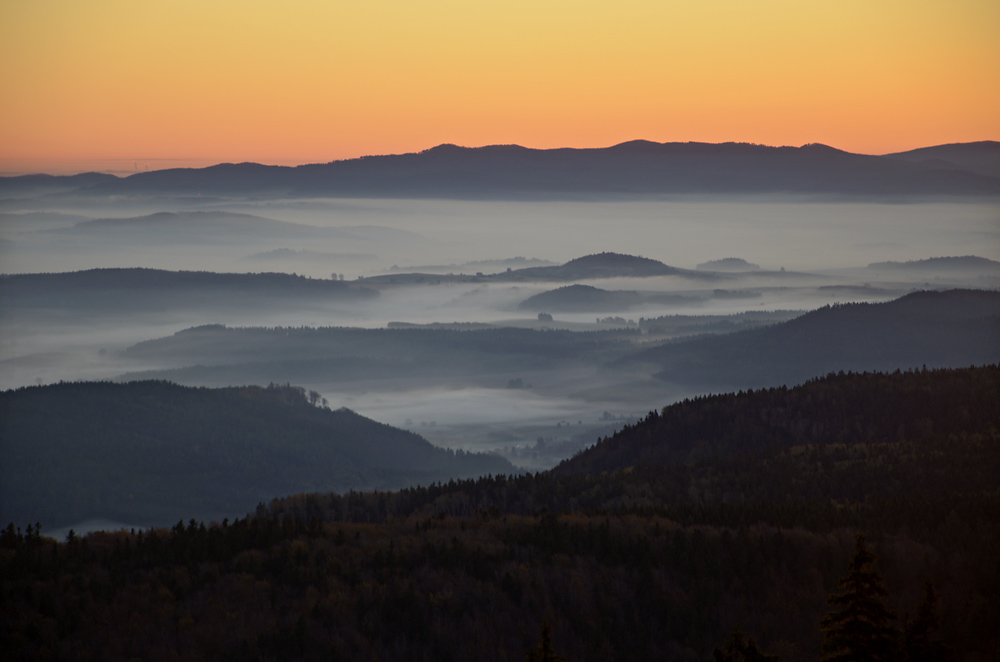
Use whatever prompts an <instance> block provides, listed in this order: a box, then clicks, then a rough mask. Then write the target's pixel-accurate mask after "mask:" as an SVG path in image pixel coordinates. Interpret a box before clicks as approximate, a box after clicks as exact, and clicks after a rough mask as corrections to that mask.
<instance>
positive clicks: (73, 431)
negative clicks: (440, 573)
mask: <svg viewBox="0 0 1000 662" xmlns="http://www.w3.org/2000/svg"><path fill="white" fill-rule="evenodd" d="M0 457H2V458H3V462H2V463H0V490H2V498H0V519H3V520H5V521H6V520H17V521H36V520H37V521H43V522H45V523H46V525H49V526H60V525H66V524H72V523H74V522H77V521H80V520H83V519H89V518H95V517H105V518H110V519H117V520H120V521H126V522H132V523H136V524H165V523H170V522H175V521H177V519H178V518H189V517H197V518H201V519H221V518H223V517H234V516H239V515H241V514H243V513H246V512H248V511H249V510H251V509H252V508H253V507H254V506H255V505H256V504H257V503H259V502H261V501H267V500H269V499H271V498H273V497H275V496H278V495H281V494H289V493H294V492H301V491H306V490H321V491H328V490H332V491H337V492H343V491H347V490H362V489H364V490H372V489H387V488H399V487H404V486H406V485H412V484H416V483H424V484H426V483H429V482H433V481H437V480H448V479H450V478H455V477H461V476H475V475H479V474H485V473H491V472H492V473H495V472H504V471H507V472H509V471H511V470H512V467H511V465H510V464H509V463H507V462H506V461H505V460H502V459H500V458H496V457H492V456H483V455H467V454H464V453H458V454H455V453H452V452H451V451H446V450H444V449H440V448H436V447H434V446H431V444H430V443H428V442H427V441H426V440H424V439H423V438H421V437H419V436H418V435H416V434H413V433H410V432H406V431H403V430H398V429H395V428H392V427H389V426H387V425H383V424H380V423H377V422H375V421H371V420H369V419H366V418H363V417H361V416H359V415H357V414H355V413H353V412H351V411H348V410H343V409H342V410H339V411H330V410H328V409H324V408H321V407H316V406H313V405H312V404H310V402H309V401H308V400H307V398H306V395H305V394H304V393H303V392H302V390H301V389H296V388H292V387H270V388H258V387H242V388H224V389H204V388H186V387H181V386H177V385H174V384H170V383H166V382H132V383H128V384H111V383H94V382H90V383H64V384H56V385H51V386H41V387H31V388H23V389H18V390H16V391H6V392H3V393H0Z"/></svg>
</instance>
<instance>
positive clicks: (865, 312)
mask: <svg viewBox="0 0 1000 662" xmlns="http://www.w3.org/2000/svg"><path fill="white" fill-rule="evenodd" d="M629 360H638V361H646V362H649V363H652V364H655V365H658V366H659V367H660V371H659V372H658V373H657V374H656V377H658V378H659V379H662V380H664V381H668V382H671V383H678V384H685V385H691V386H696V387H699V388H706V389H713V390H736V389H741V388H747V387H751V388H758V387H761V386H779V385H782V384H784V385H793V384H798V383H801V382H803V381H805V380H807V379H810V378H812V377H815V376H816V375H825V374H827V373H829V372H838V371H841V370H852V371H855V372H861V371H866V370H867V371H874V370H881V371H892V370H896V369H907V368H919V367H923V366H925V365H926V366H927V367H932V368H959V367H965V366H970V365H985V364H988V363H994V362H996V361H998V360H1000V292H996V291H985V290H949V291H945V292H936V291H925V292H914V293H912V294H908V295H906V296H904V297H901V298H899V299H896V300H894V301H889V302H886V303H850V304H842V305H834V306H824V307H823V308H820V309H818V310H814V311H812V312H810V313H807V314H805V315H803V316H801V317H798V318H796V319H793V320H790V321H788V322H784V323H781V324H776V325H774V326H772V327H768V328H763V329H753V330H750V331H744V332H740V333H733V334H727V335H725V336H715V337H707V338H698V339H692V340H686V341H682V342H674V343H667V344H664V345H660V346H658V347H654V348H651V349H648V350H645V351H642V352H639V353H638V354H635V355H633V356H632V357H631V358H630V359H629Z"/></svg>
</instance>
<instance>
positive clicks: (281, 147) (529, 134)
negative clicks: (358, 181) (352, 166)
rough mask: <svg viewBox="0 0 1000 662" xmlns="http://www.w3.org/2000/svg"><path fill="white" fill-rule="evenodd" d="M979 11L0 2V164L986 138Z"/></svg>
mask: <svg viewBox="0 0 1000 662" xmlns="http://www.w3.org/2000/svg"><path fill="white" fill-rule="evenodd" d="M998 81H1000V2H996V0H950V1H946V0H936V1H927V0H902V1H897V0H863V1H856V0H816V1H813V0H810V1H808V2H802V0H753V1H749V0H747V1H742V0H711V1H706V0H696V1H690V2H689V1H687V0H683V1H665V0H651V1H645V0H642V1H628V0H620V1H619V2H615V3H611V2H592V1H588V0H574V1H572V2H568V1H562V0H532V1H530V2H526V1H521V0H503V1H502V2H499V1H494V0H476V1H470V0H461V1H451V0H421V1H420V2H413V1H412V0H406V1H397V0H369V1H368V2H343V1H334V0H323V1H319V0H317V1H312V0H284V1H283V2H275V1H274V0H266V1H265V0H233V1H230V0H212V1H209V2H206V1H205V0H198V1H188V0H170V1H169V2H167V1H165V0H142V1H136V0H88V1H87V2H79V1H78V0H32V1H31V2H27V1H26V0H2V1H0V172H2V173H6V174H13V173H24V172H51V173H67V172H78V171H83V170H104V171H133V170H144V169H150V170H153V169H159V168H164V167H176V166H203V165H210V164H212V163H219V162H240V161H255V162H261V163H273V164H288V165H292V164H299V163H316V162H327V161H332V160H336V159H345V158H354V157H358V156H363V155H366V154H390V153H403V152H413V151H420V150H423V149H427V148H429V147H432V146H434V145H438V144H441V143H455V144H459V145H466V146H479V145H488V144H505V143H516V144H520V145H525V146H528V147H535V148H552V147H604V146H608V145H613V144H616V143H619V142H623V141H626V140H633V139H640V138H641V139H647V140H655V141H658V142H667V141H705V142H724V141H739V142H755V143H763V144H769V145H802V144H805V143H812V142H821V143H825V144H828V145H832V146H835V147H838V148H841V149H845V150H848V151H852V152H860V153H867V154H883V153H889V152H894V151H902V150H907V149H914V148H917V147H923V146H927V145H933V144H941V143H949V142H968V141H975V140H997V139H1000V84H998Z"/></svg>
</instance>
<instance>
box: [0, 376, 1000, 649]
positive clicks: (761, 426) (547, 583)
mask: <svg viewBox="0 0 1000 662" xmlns="http://www.w3.org/2000/svg"><path fill="white" fill-rule="evenodd" d="M998 373H1000V368H998V367H996V366H992V367H986V368H975V369H965V370H941V371H928V372H923V371H921V372H915V373H899V374H892V375H882V374H880V375H843V376H831V377H827V378H824V379H819V380H815V381H812V382H810V383H809V384H807V385H805V386H803V387H800V388H797V389H791V390H788V389H776V390H774V391H768V392H754V393H743V394H730V395H727V396H717V397H713V398H702V399H699V400H696V401H692V402H688V403H683V404H682V405H677V406H672V407H668V408H667V409H666V410H664V411H663V412H662V413H658V414H654V415H651V416H650V417H649V418H648V419H647V420H646V421H645V422H643V423H640V424H638V425H636V426H634V427H631V428H629V429H627V430H624V431H622V432H621V433H619V434H618V435H616V436H615V437H614V438H612V439H611V440H608V441H605V442H602V443H601V444H599V445H598V446H597V448H595V449H593V450H591V451H588V452H587V453H585V454H584V455H582V456H581V458H584V459H587V461H590V460H592V459H594V458H603V459H608V456H607V455H604V454H602V453H603V451H604V450H606V449H607V448H609V447H610V448H614V449H617V450H620V451H622V452H621V453H619V455H618V456H617V457H615V458H611V459H613V461H611V462H608V463H607V464H605V465H604V466H606V467H607V468H608V469H609V470H608V471H600V472H599V473H579V472H577V470H578V469H580V470H584V469H582V468H581V467H579V466H578V465H576V464H574V463H573V462H570V463H567V464H566V465H563V466H562V467H560V469H559V470H557V471H553V472H547V473H544V474H536V475H521V476H504V475H494V476H490V477H484V478H479V479H476V480H462V481H449V482H448V483H436V484H430V485H424V486H422V487H417V488H412V489H404V490H400V491H398V492H378V493H348V494H299V495H295V496H291V497H287V498H284V499H279V500H276V501H274V502H272V503H270V504H269V505H268V506H267V507H265V506H263V505H262V506H260V507H259V508H257V509H256V510H255V511H254V513H253V514H252V515H250V516H248V517H246V518H243V519H240V520H238V521H235V522H224V523H222V524H221V525H216V526H207V527H206V526H203V525H199V524H198V522H196V521H194V520H191V521H190V522H188V523H187V524H184V523H183V522H181V523H178V524H177V525H175V526H174V527H173V528H172V529H171V530H169V531H168V530H165V529H161V530H158V531H144V532H140V533H128V532H120V533H112V534H92V535H90V536H88V537H87V538H85V539H82V540H81V539H79V538H70V539H69V540H67V541H66V542H65V543H56V542H55V541H52V540H48V539H45V538H43V537H41V536H40V535H39V534H38V531H37V529H35V528H34V526H31V527H28V528H27V529H26V530H24V529H22V530H18V529H17V528H16V527H15V526H14V525H13V524H12V525H10V526H9V527H7V529H5V530H3V531H2V532H0V598H2V599H0V646H2V647H3V650H4V651H5V654H6V655H7V657H8V658H9V659H12V660H22V659H24V660H28V659H42V658H45V657H46V656H49V657H54V658H57V659H97V658H99V659H102V660H109V661H112V660H129V659H133V658H137V657H138V658H144V659H150V658H151V659H213V660H214V659H218V660H261V661H263V660H274V659H288V660H317V661H319V660H330V659H343V660H354V659H374V658H375V657H376V656H377V659H380V660H383V661H385V662H395V661H400V662H403V661H410V660H422V659H431V660H455V661H458V660H466V659H476V660H488V661H490V662H501V661H506V662H509V661H510V660H517V659H525V658H526V656H527V652H528V651H529V650H531V649H532V648H534V647H536V646H537V645H538V642H539V640H540V632H541V630H542V628H543V624H544V625H547V626H548V627H549V628H550V634H551V647H552V649H554V651H555V652H556V653H557V654H559V655H562V656H565V658H566V659H569V660H579V661H594V662H598V661H600V662H607V661H614V660H621V661H629V662H631V661H632V660H679V661H683V662H705V661H706V660H710V659H713V648H715V647H717V646H721V645H722V644H723V642H724V640H725V639H726V638H727V637H728V636H729V634H730V633H731V632H732V630H733V628H734V627H739V628H740V629H741V630H742V631H744V632H746V633H747V635H749V636H751V637H753V639H754V640H755V641H756V642H757V644H758V645H759V646H760V647H761V648H762V649H763V650H764V651H766V652H767V653H770V654H776V655H779V656H780V657H781V659H782V660H785V661H786V662H793V661H796V660H803V661H810V662H811V661H815V660H819V659H820V655H821V642H822V640H823V635H822V632H821V631H820V621H821V619H822V618H823V615H824V614H825V613H827V612H828V611H829V610H830V605H829V604H828V602H827V599H828V597H829V596H830V595H831V593H833V592H836V591H839V589H838V579H839V578H840V577H842V576H844V574H845V571H846V570H847V568H848V564H849V562H850V560H851V556H852V550H853V549H854V548H855V542H854V534H855V533H856V532H858V531H863V532H865V533H866V534H867V536H868V541H869V542H868V545H869V549H870V550H871V551H873V552H874V554H875V556H876V559H877V561H876V564H875V566H874V571H875V572H877V573H878V575H879V577H881V578H884V582H885V587H886V589H887V596H886V601H885V602H886V607H887V608H888V610H889V612H890V613H891V614H894V615H895V616H896V621H895V622H894V623H893V625H895V626H897V628H898V629H901V628H900V626H901V624H902V623H904V622H907V621H908V619H909V618H912V615H913V614H915V613H916V611H917V609H918V606H919V605H920V603H921V599H922V597H923V596H924V594H925V593H924V585H925V582H927V581H930V582H932V584H933V586H934V588H935V592H936V595H937V596H938V601H937V607H936V609H934V610H933V614H934V615H935V616H938V617H939V624H940V630H939V635H940V640H941V642H943V643H944V644H945V645H947V646H949V647H950V648H951V649H952V650H953V651H954V653H955V654H954V657H953V658H952V659H955V660H963V661H969V662H981V661H983V660H992V659H995V656H996V651H997V650H1000V636H998V633H997V630H996V623H997V622H998V620H1000V575H998V573H997V565H996V559H997V557H998V556H1000V497H998V495H1000V427H998V426H1000V421H998V419H1000V412H998V411H997V410H998V407H997V403H998V402H1000V399H998V395H1000V378H998ZM292 397H293V398H294V395H293V396H292ZM720 419H721V420H720ZM893 426H895V429H893ZM661 427H665V428H666V429H660V428H661ZM741 428H746V429H748V430H750V431H751V432H752V433H760V436H759V438H758V437H754V439H752V440H751V441H754V444H750V446H753V448H754V450H752V451H748V450H747V444H743V443H742V441H741V440H740V439H739V438H738V437H739V436H740V435H739V434H738V433H739V430H740V429H741ZM685 430H693V431H694V432H693V433H692V434H694V435H695V436H694V437H692V439H694V438H716V437H717V438H719V439H720V442H719V443H714V442H713V443H709V444H701V443H695V444H694V449H693V450H687V449H688V447H689V446H691V445H692V444H691V443H688V442H687V441H684V439H682V437H684V435H685V434H687V433H686V432H685ZM851 431H855V433H856V434H855V437H856V440H855V441H852V442H850V443H838V442H840V441H843V438H844V436H845V435H847V434H848V433H850V432H851ZM698 435H701V436H700V437H699V436H698ZM766 436H771V437H773V440H774V442H773V443H771V442H770V441H767V440H766V439H765V438H764V437H766ZM675 440H680V442H679V444H678V445H679V446H681V447H683V448H684V449H685V450H684V452H680V453H676V454H674V453H667V454H666V455H665V456H664V457H662V458H660V457H655V458H654V457H651V458H649V460H650V461H649V462H646V461H643V462H642V463H638V464H635V463H634V462H635V461H636V459H637V458H640V457H642V453H641V449H642V448H644V447H649V446H659V445H665V446H670V445H672V444H673V442H674V441H675ZM757 442H760V443H757ZM862 442H863V443H862ZM788 444H798V445H793V446H789V445H788ZM699 447H701V448H699ZM709 447H710V448H711V449H713V450H715V451H717V452H705V451H706V449H708V448H709ZM636 449H639V450H640V452H638V453H633V452H632V451H634V450H636ZM727 449H730V450H733V452H724V451H726V450H727ZM626 451H627V452H626ZM674 459H676V460H677V461H673V460H674ZM660 461H663V462H665V463H656V462H660ZM574 462H575V461H574ZM930 634H931V635H932V637H934V636H936V633H935V632H934V631H932V632H931V633H930ZM95 651H97V652H98V653H95Z"/></svg>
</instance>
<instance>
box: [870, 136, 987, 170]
mask: <svg viewBox="0 0 1000 662" xmlns="http://www.w3.org/2000/svg"><path fill="white" fill-rule="evenodd" d="M886 157H887V158H891V159H897V160H900V161H909V162H911V163H916V164H919V165H920V166H922V167H924V168H926V169H928V170H964V171H966V172H972V173H976V174H980V175H987V176H989V177H1000V142H997V141H995V140H982V141H979V142H973V143H951V144H947V145H934V146H932V147H921V148H919V149H912V150H909V151H907V152H896V153H894V154H886Z"/></svg>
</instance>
